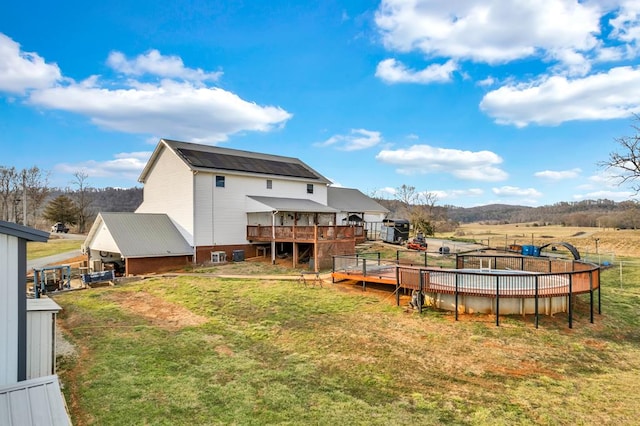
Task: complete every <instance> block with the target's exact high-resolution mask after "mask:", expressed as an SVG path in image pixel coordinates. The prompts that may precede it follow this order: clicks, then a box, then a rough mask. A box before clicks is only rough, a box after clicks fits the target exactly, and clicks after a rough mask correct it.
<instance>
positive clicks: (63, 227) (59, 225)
mask: <svg viewBox="0 0 640 426" xmlns="http://www.w3.org/2000/svg"><path fill="white" fill-rule="evenodd" d="M51 232H56V233H57V232H64V233H65V234H66V233H67V232H69V228H68V227H67V225H65V224H64V223H62V222H58V223H56V224H55V225H53V226H52V227H51Z"/></svg>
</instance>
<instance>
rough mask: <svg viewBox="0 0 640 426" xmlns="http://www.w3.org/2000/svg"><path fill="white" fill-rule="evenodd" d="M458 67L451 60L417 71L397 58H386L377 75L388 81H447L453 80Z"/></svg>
mask: <svg viewBox="0 0 640 426" xmlns="http://www.w3.org/2000/svg"><path fill="white" fill-rule="evenodd" d="M457 68H458V66H457V64H456V63H455V62H454V61H452V60H450V61H447V62H446V63H444V64H431V65H429V66H428V67H426V68H425V69H423V70H420V71H416V70H412V69H408V68H406V67H405V66H404V65H403V64H402V63H400V62H398V61H396V60H395V59H385V60H384V61H381V62H380V63H379V64H378V67H377V68H376V77H378V78H380V79H382V80H384V81H386V82H387V83H421V84H427V83H445V82H448V81H451V75H452V74H453V72H454V71H456V69H457Z"/></svg>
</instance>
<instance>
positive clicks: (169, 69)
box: [107, 49, 222, 82]
mask: <svg viewBox="0 0 640 426" xmlns="http://www.w3.org/2000/svg"><path fill="white" fill-rule="evenodd" d="M107 65H109V66H110V67H111V68H113V69H114V70H116V71H118V72H120V73H122V74H126V75H130V76H136V77H138V76H142V75H145V74H151V75H154V76H158V77H164V78H179V79H183V80H188V81H192V82H194V81H217V80H218V79H219V78H220V76H221V75H222V72H221V71H218V72H205V71H203V70H202V69H200V68H197V69H192V68H186V67H185V66H184V63H183V62H182V59H181V58H180V57H178V56H163V55H162V54H161V53H160V52H159V51H158V50H156V49H152V50H150V51H148V52H147V53H145V54H143V55H138V56H136V58H135V59H132V60H129V59H127V58H126V56H125V55H124V54H123V53H121V52H117V51H114V52H111V53H110V54H109V57H108V58H107Z"/></svg>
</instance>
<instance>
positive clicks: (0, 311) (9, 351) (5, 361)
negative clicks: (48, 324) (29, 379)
mask: <svg viewBox="0 0 640 426" xmlns="http://www.w3.org/2000/svg"><path fill="white" fill-rule="evenodd" d="M18 251H19V247H18V238H16V237H13V236H10V235H6V234H0V385H4V384H9V383H15V382H17V381H18V306H17V304H16V301H17V300H18V271H17V268H18ZM23 273H24V271H23Z"/></svg>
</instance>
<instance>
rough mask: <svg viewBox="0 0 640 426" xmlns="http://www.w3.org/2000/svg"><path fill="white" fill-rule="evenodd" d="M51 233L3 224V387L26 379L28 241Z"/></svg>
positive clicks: (44, 238)
mask: <svg viewBox="0 0 640 426" xmlns="http://www.w3.org/2000/svg"><path fill="white" fill-rule="evenodd" d="M48 239H49V233H48V232H43V231H39V230H37V229H33V228H28V227H26V226H22V225H18V224H15V223H10V222H5V221H0V385H2V384H9V383H14V382H17V381H19V380H24V379H26V368H27V294H26V289H27V278H26V273H25V272H26V270H27V242H28V241H38V242H46V241H47V240H48Z"/></svg>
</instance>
